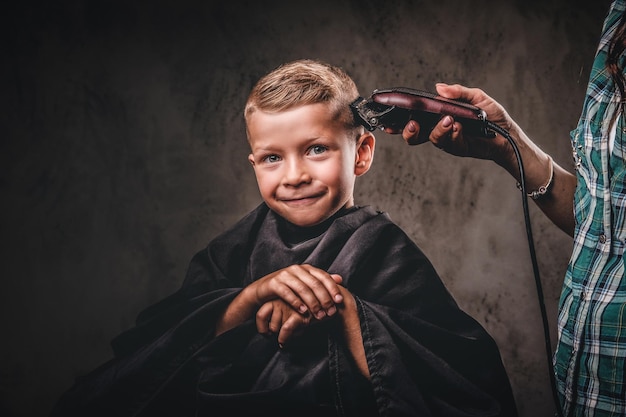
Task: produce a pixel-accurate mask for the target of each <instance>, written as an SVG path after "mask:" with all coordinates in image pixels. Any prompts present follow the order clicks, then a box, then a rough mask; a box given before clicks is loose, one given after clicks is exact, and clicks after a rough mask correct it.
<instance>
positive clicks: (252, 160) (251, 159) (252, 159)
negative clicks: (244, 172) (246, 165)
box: [248, 154, 254, 166]
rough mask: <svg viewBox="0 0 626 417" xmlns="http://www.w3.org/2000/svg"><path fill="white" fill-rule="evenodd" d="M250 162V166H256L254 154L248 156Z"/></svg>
mask: <svg viewBox="0 0 626 417" xmlns="http://www.w3.org/2000/svg"><path fill="white" fill-rule="evenodd" d="M248 162H250V165H252V166H254V156H253V155H252V154H250V155H248Z"/></svg>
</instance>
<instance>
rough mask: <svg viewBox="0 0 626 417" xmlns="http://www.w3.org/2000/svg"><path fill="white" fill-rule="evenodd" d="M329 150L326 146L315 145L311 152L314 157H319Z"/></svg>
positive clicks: (310, 149)
mask: <svg viewBox="0 0 626 417" xmlns="http://www.w3.org/2000/svg"><path fill="white" fill-rule="evenodd" d="M327 150H328V148H327V147H326V146H323V145H313V146H311V147H310V148H309V152H310V153H312V154H313V155H319V154H322V153H324V152H326V151H327Z"/></svg>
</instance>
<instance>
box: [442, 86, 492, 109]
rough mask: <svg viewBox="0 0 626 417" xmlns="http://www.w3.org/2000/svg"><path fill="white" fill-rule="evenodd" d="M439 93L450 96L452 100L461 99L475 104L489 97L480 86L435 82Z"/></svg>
mask: <svg viewBox="0 0 626 417" xmlns="http://www.w3.org/2000/svg"><path fill="white" fill-rule="evenodd" d="M435 89H436V90H437V94H439V95H440V96H441V97H445V98H449V99H452V100H459V101H463V102H466V103H470V104H473V105H478V104H479V103H483V102H484V101H485V100H487V99H488V98H489V97H488V96H487V94H486V93H485V92H484V91H483V90H481V89H479V88H470V87H465V86H463V85H461V84H446V83H437V84H435Z"/></svg>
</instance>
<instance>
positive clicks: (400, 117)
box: [350, 87, 495, 138]
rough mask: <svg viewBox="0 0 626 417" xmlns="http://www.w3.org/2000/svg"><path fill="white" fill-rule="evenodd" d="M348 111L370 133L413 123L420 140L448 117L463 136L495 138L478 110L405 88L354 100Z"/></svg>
mask: <svg viewBox="0 0 626 417" xmlns="http://www.w3.org/2000/svg"><path fill="white" fill-rule="evenodd" d="M350 107H351V108H352V111H353V113H354V116H355V118H356V120H357V121H358V122H359V123H361V124H362V125H363V126H365V128H366V129H368V130H370V131H372V130H375V129H385V128H391V129H394V130H402V128H404V126H405V125H406V124H407V123H408V121H409V120H415V121H416V122H418V123H419V125H420V136H422V134H424V135H427V134H428V133H430V131H431V130H432V129H433V128H434V127H435V125H436V124H437V122H439V120H440V119H441V118H442V117H443V116H445V115H449V116H452V117H453V118H454V120H456V121H458V122H460V123H461V124H462V125H463V131H464V132H465V134H467V135H470V136H478V137H486V138H490V137H494V136H495V133H494V132H493V131H492V130H490V129H489V128H488V126H487V117H486V114H485V112H484V111H483V110H482V109H480V108H478V107H476V106H473V105H471V104H468V103H463V102H460V101H456V100H450V99H447V98H444V97H440V96H437V95H435V94H433V93H429V92H427V91H421V90H415V89H412V88H407V87H396V88H389V89H380V90H378V89H377V90H374V92H373V93H372V95H371V96H370V97H369V98H367V99H365V98H363V97H359V98H357V99H356V100H355V101H354V102H353V103H352V104H351V105H350Z"/></svg>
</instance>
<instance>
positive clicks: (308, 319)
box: [256, 299, 328, 348]
mask: <svg viewBox="0 0 626 417" xmlns="http://www.w3.org/2000/svg"><path fill="white" fill-rule="evenodd" d="M325 319H328V317H327V316H325V317H323V318H322V319H321V320H325ZM319 321H320V320H316V319H314V318H313V317H312V316H311V314H309V313H308V312H306V313H304V314H300V313H298V312H297V311H295V310H294V309H293V308H292V307H291V306H290V305H289V304H287V303H286V302H284V301H283V300H280V299H278V300H272V301H268V302H267V303H265V304H263V305H262V306H261V308H260V309H259V311H257V313H256V328H257V331H258V332H259V333H261V334H278V345H279V346H280V347H281V348H282V347H283V346H284V345H285V344H286V343H288V342H289V340H290V339H292V338H293V337H295V336H298V335H300V334H302V332H303V331H304V329H305V328H306V327H307V326H310V325H312V324H314V323H317V322H319Z"/></svg>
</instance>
